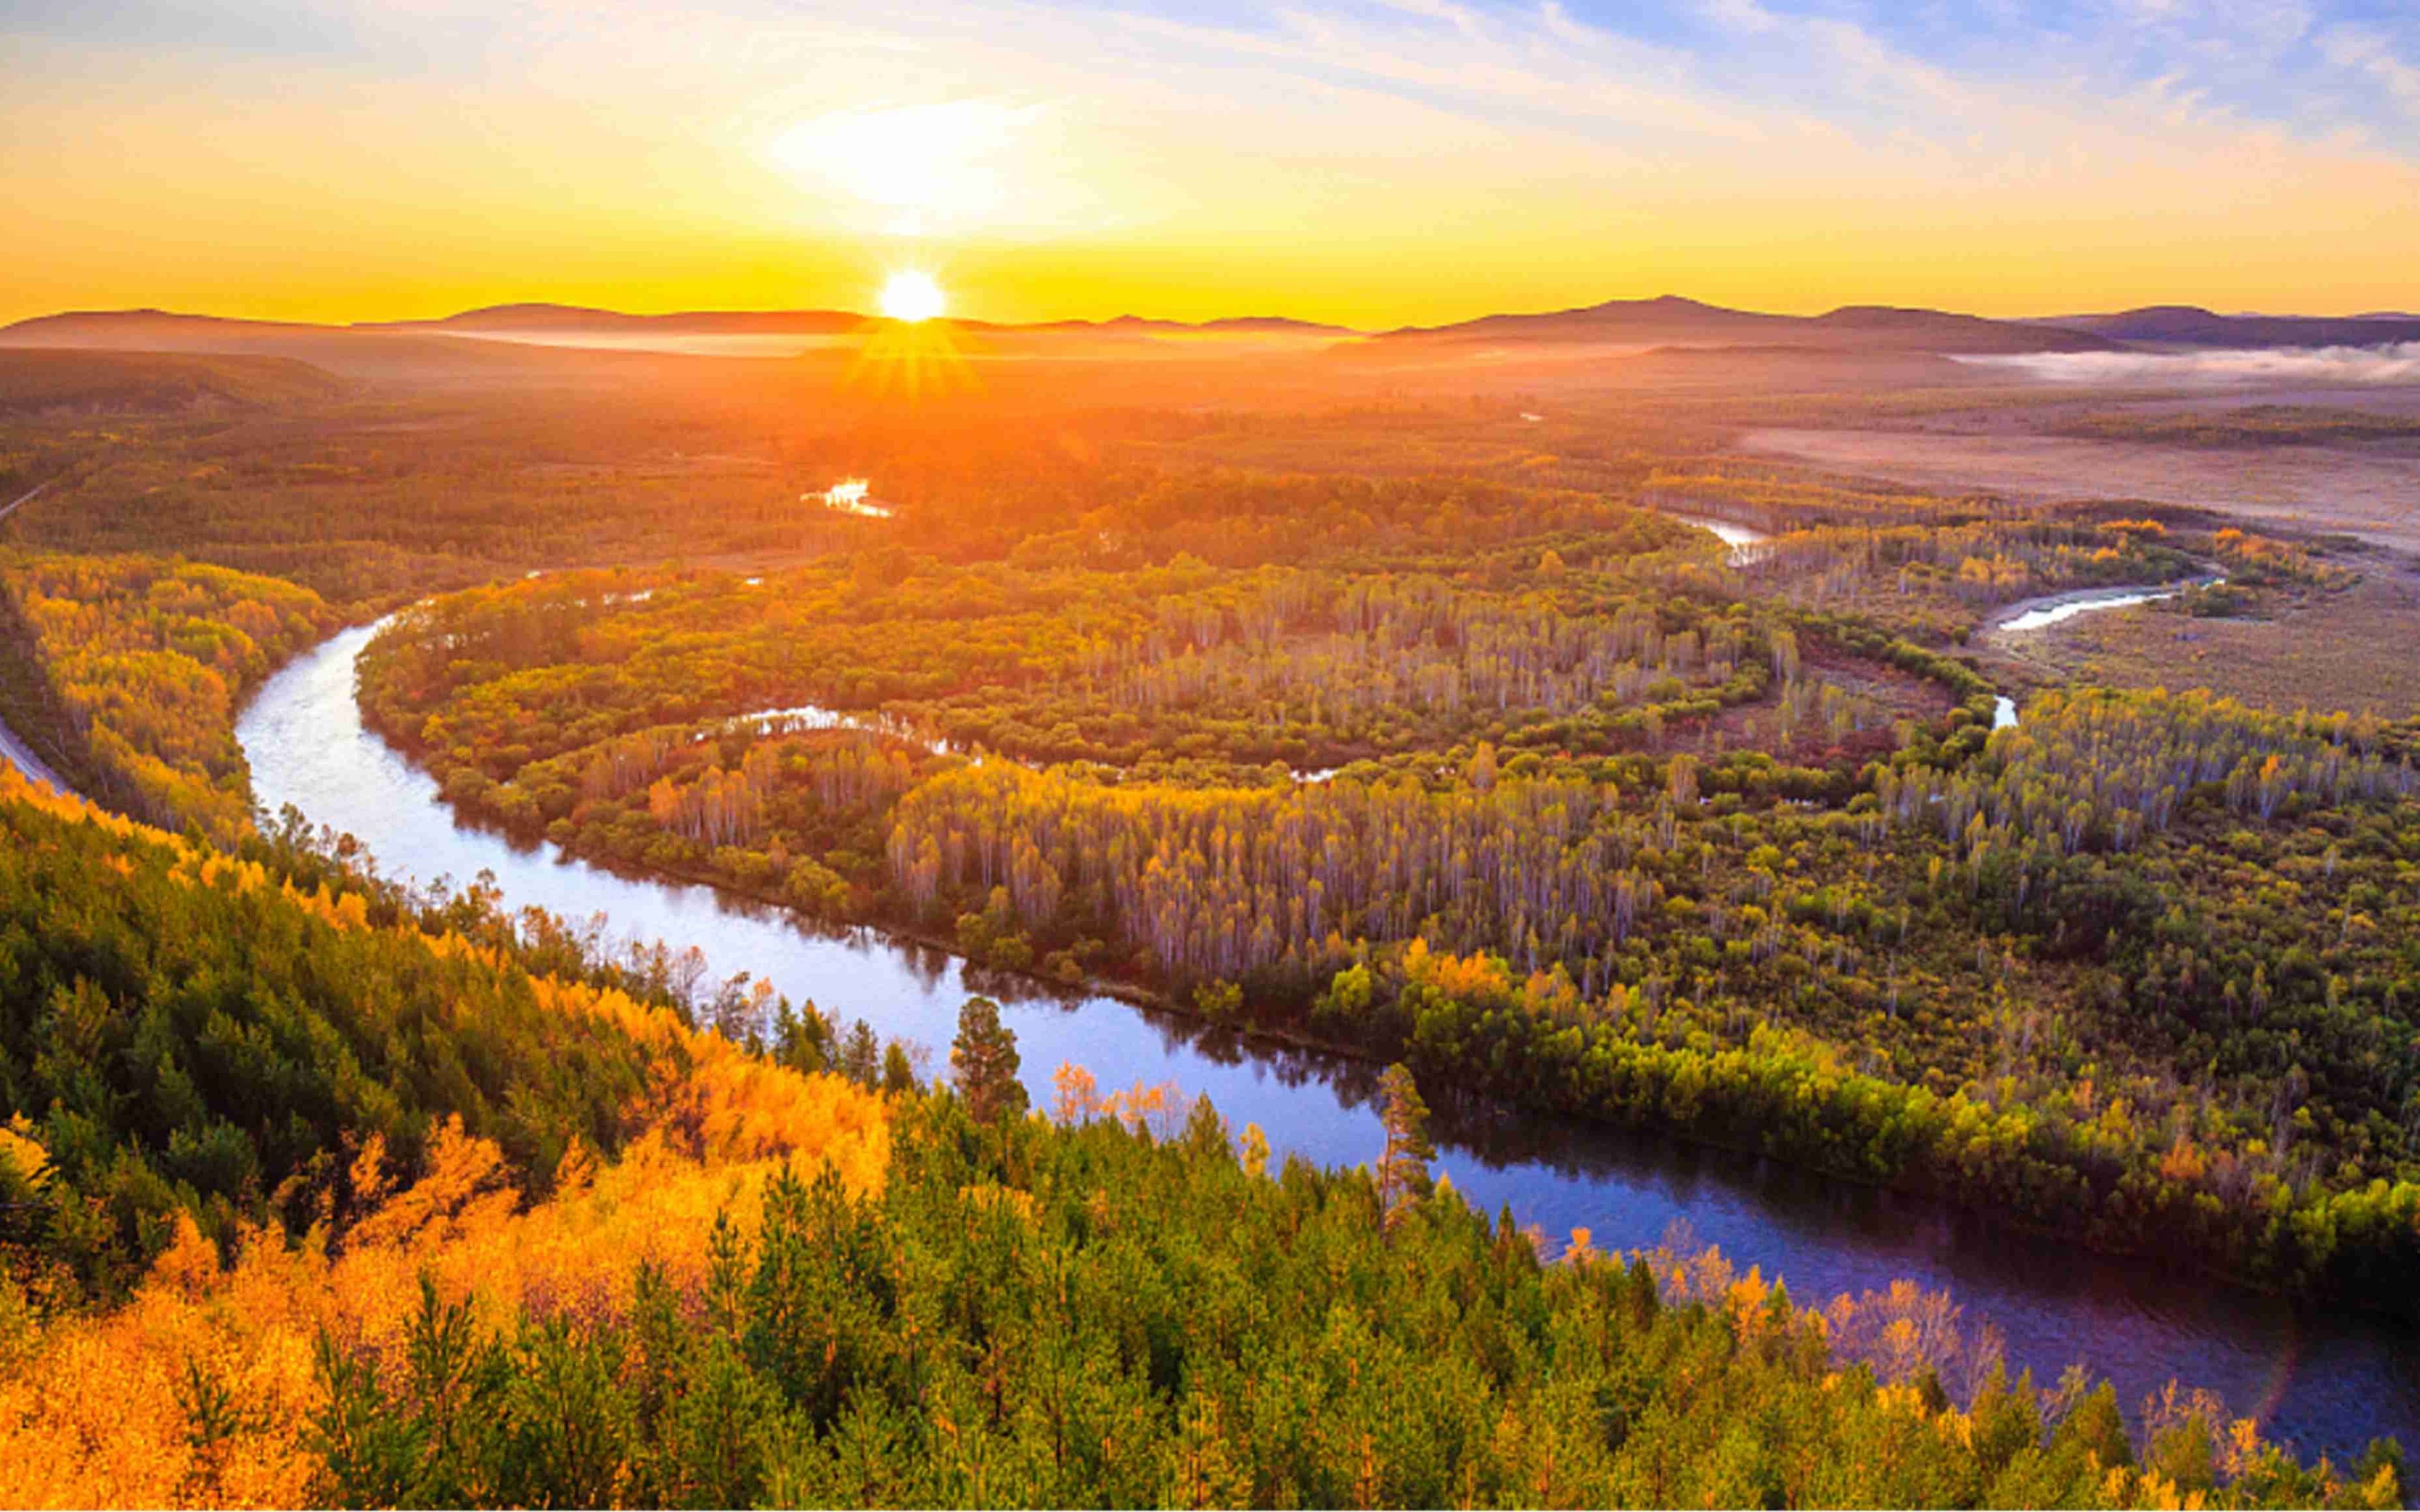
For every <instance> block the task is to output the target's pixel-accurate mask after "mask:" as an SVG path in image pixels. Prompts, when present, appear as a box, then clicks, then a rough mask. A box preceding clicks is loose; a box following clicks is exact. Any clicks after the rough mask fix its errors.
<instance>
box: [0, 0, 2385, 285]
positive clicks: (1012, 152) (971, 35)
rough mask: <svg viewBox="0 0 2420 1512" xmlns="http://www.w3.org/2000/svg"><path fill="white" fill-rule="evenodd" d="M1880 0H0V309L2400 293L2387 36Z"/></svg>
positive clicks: (2126, 1) (2294, 24) (2124, 1)
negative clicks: (934, 282) (1897, 8)
mask: <svg viewBox="0 0 2420 1512" xmlns="http://www.w3.org/2000/svg"><path fill="white" fill-rule="evenodd" d="M1869 9H1870V8H1857V7H1849V6H1846V5H1838V4H1827V3H1825V0H1807V3H1806V4H1803V5H1799V6H1796V7H1784V6H1782V5H1779V4H1775V5H1770V6H1768V5H1764V4H1760V3H1757V0H1702V3H1695V4H1678V5H1674V6H1671V7H1669V8H1660V7H1654V6H1619V7H1616V6H1611V5H1608V6H1607V7H1606V13H1605V14H1603V15H1594V14H1590V13H1588V12H1587V10H1586V8H1584V7H1581V6H1579V5H1577V4H1573V5H1563V4H1544V5H1535V6H1508V7H1491V6H1477V5H1472V6H1465V5H1460V4H1455V3H1451V0H1292V3H1288V4H1283V5H1279V6H1272V7H1269V8H1256V7H1249V6H1235V5H1225V4H1211V3H1206V0H1203V3H1195V4H1189V5H1188V4H1182V3H1180V4H1174V5H1150V6H1145V7H1141V8H1117V7H1033V6H1019V5H1001V4H982V3H974V0H919V3H918V4H916V5H914V6H912V7H909V6H901V7H895V8H894V7H868V6H863V5H854V4H851V5H843V4H837V3H832V0H718V3H712V4H706V3H697V4H673V5H621V4H611V3H608V4H601V5H573V4H570V3H567V0H529V3H519V4H515V3H495V4H473V3H472V0H393V3H371V0H274V3H267V0H263V3H238V4H215V5H211V6H208V7H195V8H163V7H153V6H145V5H135V4H127V3H124V0H17V3H16V4H12V5H11V6H10V7H9V8H8V16H7V17H6V18H0V190H5V193H6V195H7V200H8V204H9V205H10V206H11V207H12V208H14V210H15V212H16V213H15V214H14V215H12V216H11V217H10V223H11V224H10V228H9V243H8V255H7V256H6V258H5V259H0V319H14V318H19V317H22V316H30V315H36V314H41V313H46V312H50V311H54V310H59V309H67V308H85V309H90V308H116V307H127V306H137V305H151V306H160V307H165V308H172V309H182V310H194V311H204V312H209V313H215V314H225V315H242V316H265V317H274V318H293V319H365V318H369V319H375V318H396V317H411V316H435V315H442V314H447V313H450V312H453V311H456V310H459V309H463V308H467V307H471V306H474V305H479V304H487V303H496V302H504V301H520V300H549V301H563V302H571V303H594V304H601V305H609V306H613V307H615V308H620V309H628V310H638V311H658V310H671V309H688V308H719V307H753V308H792V307H820V306H845V307H851V308H866V307H868V306H869V305H870V304H871V302H872V301H873V298H874V294H875V291H876V289H877V288H878V287H879V285H881V283H882V281H883V278H884V277H885V276H886V275H887V274H888V273H889V272H890V271H891V270H894V269H896V268H899V267H902V266H909V265H913V266H918V267H922V268H924V269H927V270H931V271H932V272H933V273H935V275H936V276H937V277H939V280H940V281H941V283H942V284H943V285H944V286H945V287H946V288H947V289H948V290H949V292H950V296H951V300H952V307H953V313H955V314H961V315H968V316H979V317H988V318H995V319H1035V318H1054V317H1062V316H1094V317H1097V316H1111V315H1116V314H1121V313H1125V312H1130V311H1131V312H1140V313H1144V314H1150V315H1157V316H1174V317H1183V318H1200V317H1206V316H1222V315H1241V314H1283V315H1293V316H1303V317H1308V318H1319V319H1330V320H1337V321H1342V322H1345V323H1350V324H1355V325H1360V326H1365V327H1384V326H1393V325H1400V324H1406V323H1432V322H1437V321H1444V320H1450V319H1457V318H1462V317H1465V316H1472V315H1477V314H1481V313H1485V312H1488V311H1493V310H1510V309H1539V308H1551V307H1559V306H1564V305H1571V304H1578V303H1587V302H1593V301H1598V300H1604V299H1610V298H1632V297H1641V296H1646V295H1652V294H1658V293H1666V292H1673V293H1683V294H1687V295H1690V296H1693V297H1696V298H1699V299H1704V300H1709V301H1715V302H1720V303H1729V304H1736V305H1743V306H1749V307H1755V308H1762V309H1774V310H1786V311H1817V310H1822V309H1825V308H1829V307H1832V306H1834V305H1838V304H1842V303H1851V302H1887V303H1899V304H1927V305H1936V306H1942V307H1947V308H1955V309H1962V310H1970V311H1975V312H1978V313H1982V314H2000V315H2014V314H2044V313H2053V312H2070V311H2078V310H2087V309H2108V308H2118V307H2123V306H2128V305H2133V304H2141V303H2149V302H2172V301H2173V302H2191V303H2198V304H2206V305H2211V306H2213V307H2216V308H2222V309H2249V308H2260V309H2272V310H2295V311H2309V312H2316V313H2330V312H2352V311H2361V310H2372V309H2382V308H2411V307H2412V306H2414V305H2420V274H2416V273H2415V268H2420V256H2415V255H2414V253H2415V249H2420V166H2415V165H2416V164H2420V68H2415V67H2413V66H2412V64H2409V63H2407V62H2405V61H2404V60H2405V59H2406V58H2409V57H2412V56H2415V55H2420V39H2415V37H2414V36H2413V35H2411V33H2412V23H2407V22H2403V21H2400V20H2398V19H2397V16H2396V8H2394V7H2383V8H2379V7H2369V8H2365V7H2364V6H2362V5H2359V4H2349V5H2344V6H2336V7H2329V6H2322V5H2317V4H2312V5H2299V4H2296V3H2293V0H2270V3H2258V4H2256V3H2252V0H2238V3H2233V4H2216V3H2212V4H2196V3H2195V0H2108V3H2107V4H2106V5H2104V6H2101V7H2097V8H2096V7H2095V6H2093V5H2091V4H2083V3H2068V4H2062V5H2058V6H2055V7H2041V8H2034V7H2029V6H2027V5H2024V4H2020V3H2016V0H2006V3H2003V4H2000V5H1996V6H1993V7H1990V8H1983V7H1977V8H1948V10H1949V14H1950V19H1947V20H1945V19H1943V15H1942V8H1924V10H1925V14H1926V15H1927V16H1929V17H1931V20H1920V21H1914V22H1900V23H1885V22H1880V21H1876V20H1875V19H1873V17H1872V15H1869V14H1866V13H1865V12H1866V11H1868V10H1869ZM1886 9H1887V8H1886ZM1968 9H1971V10H1972V11H1973V12H1974V13H1975V14H1977V15H1980V14H1983V13H1985V12H1986V11H1988V12H1989V15H1990V18H1991V19H1989V20H1988V21H1979V22H1978V21H1975V20H1973V19H1972V18H1971V17H1968V18H1966V19H1963V20H1961V19H1958V17H1959V16H1960V14H1961V13H1962V11H1964V10H1968ZM894 10H895V11H896V14H888V13H889V12H892V11H894Z"/></svg>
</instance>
